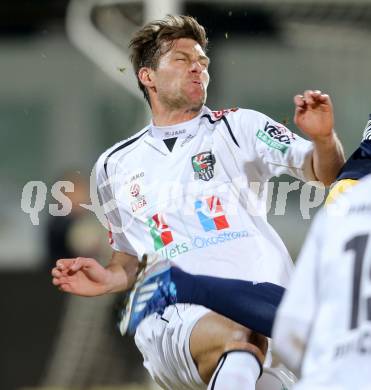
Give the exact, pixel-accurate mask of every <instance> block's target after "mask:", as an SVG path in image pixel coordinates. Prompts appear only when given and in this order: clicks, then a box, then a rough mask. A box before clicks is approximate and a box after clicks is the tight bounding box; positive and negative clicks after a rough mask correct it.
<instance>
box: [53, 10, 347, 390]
mask: <svg viewBox="0 0 371 390" xmlns="http://www.w3.org/2000/svg"><path fill="white" fill-rule="evenodd" d="M206 46H207V39H206V35H205V31H204V29H203V27H202V26H201V25H199V24H198V23H197V22H196V21H195V20H194V19H193V18H191V17H186V16H168V17H166V18H164V19H163V20H160V21H155V22H152V23H149V24H147V25H146V26H145V27H143V28H142V29H141V30H140V31H138V33H137V34H136V35H135V36H134V38H133V40H132V41H131V49H132V62H133V65H134V70H135V73H136V75H137V78H138V84H139V87H140V89H141V90H142V91H143V93H144V96H145V98H146V99H147V101H148V103H149V104H150V107H151V110H152V122H151V123H150V124H149V125H148V126H147V127H146V128H144V129H143V130H141V131H140V132H138V133H137V134H136V135H134V136H133V137H132V138H130V139H129V140H126V141H122V142H120V143H118V144H117V145H115V146H113V147H112V148H111V149H109V150H108V151H106V152H105V153H104V154H103V155H102V156H101V157H100V158H99V160H98V163H97V180H98V190H99V193H100V196H101V198H102V201H103V203H104V205H105V211H106V216H107V218H108V221H109V223H110V226H111V231H112V233H111V244H112V248H113V256H112V259H111V261H110V263H109V264H108V266H107V267H102V266H101V265H100V264H99V263H98V262H96V261H95V260H94V259H86V258H76V259H59V260H58V261H57V264H56V267H55V268H54V269H53V271H52V275H53V283H54V284H55V285H56V286H58V287H59V288H60V289H61V290H62V291H65V292H70V293H73V294H77V295H83V296H96V295H101V294H106V293H112V292H119V291H127V290H129V289H130V288H131V287H132V286H133V285H134V283H135V280H136V277H137V272H138V268H139V266H140V263H139V261H138V259H141V258H142V255H143V254H145V253H152V254H154V253H156V255H157V257H158V258H160V259H161V258H162V259H166V258H167V259H171V260H172V261H173V262H174V263H175V264H177V265H179V267H181V268H182V269H184V270H185V271H188V272H191V273H197V274H204V275H212V276H222V277H227V278H239V279H243V280H254V281H260V282H271V283H276V284H278V285H282V286H285V285H286V283H287V281H288V278H289V275H290V273H291V270H292V262H291V259H290V257H289V254H288V252H287V250H286V248H285V246H284V245H283V243H282V242H281V240H280V239H279V237H278V235H277V233H276V232H275V231H274V230H273V228H272V227H271V226H270V225H269V224H268V223H267V220H266V216H265V199H266V191H265V190H264V186H263V184H264V183H265V182H266V181H267V180H269V179H270V178H271V177H273V176H278V175H280V174H283V173H286V174H290V175H292V176H294V177H297V178H299V179H302V180H306V181H308V180H320V181H321V182H323V183H324V184H325V185H329V184H330V183H332V182H333V181H334V179H335V177H336V174H337V172H338V171H339V169H340V168H341V166H342V165H343V163H344V156H343V152H342V148H341V145H340V143H339V141H338V139H337V137H336V135H335V132H334V130H333V127H334V123H333V111H332V104H331V100H330V98H329V96H328V95H326V94H322V93H321V92H320V91H311V90H307V91H305V92H304V94H303V95H297V96H296V97H295V99H294V102H295V105H296V112H295V122H296V124H297V125H298V127H299V128H300V129H301V130H302V131H303V132H304V133H305V134H306V136H307V137H309V138H310V139H311V142H309V141H306V140H304V139H302V138H301V137H299V136H298V135H296V134H293V133H292V132H291V131H289V130H288V129H286V127H284V126H283V125H281V124H279V123H277V122H275V121H274V120H272V119H271V118H269V117H267V116H266V115H264V114H261V113H259V112H256V111H252V110H245V109H231V110H221V111H211V110H210V109H209V108H207V107H206V106H205V101H206V91H207V86H208V83H209V74H208V65H209V58H208V57H207V56H206V54H205V51H206ZM246 87H247V88H248V85H247V86H246ZM257 184H258V185H257ZM135 341H136V344H137V346H138V348H139V349H140V351H141V352H142V354H143V358H144V365H145V367H146V368H147V369H148V371H149V372H150V374H151V376H152V377H153V378H154V379H155V381H156V382H157V383H158V384H159V385H160V386H162V387H163V388H165V389H205V388H206V387H207V384H208V386H209V388H210V389H214V388H215V389H226V388H233V389H237V388H238V389H241V390H243V389H253V388H255V382H256V380H257V378H258V377H259V375H260V373H261V366H262V364H263V362H264V359H265V354H266V350H267V340H266V338H265V337H264V336H262V335H260V334H257V333H256V332H253V331H251V330H249V329H247V328H245V327H243V326H241V325H238V324H236V323H234V322H232V321H231V320H229V319H226V318H225V317H223V316H221V315H219V314H216V313H214V312H211V311H210V310H208V309H206V308H205V307H203V306H197V305H186V304H183V305H176V306H174V305H173V306H169V307H168V308H166V309H165V312H164V313H163V314H162V315H161V316H159V315H156V314H153V315H151V316H149V317H148V318H146V319H145V320H143V321H142V322H141V324H140V325H139V327H138V329H137V331H136V334H135Z"/></svg>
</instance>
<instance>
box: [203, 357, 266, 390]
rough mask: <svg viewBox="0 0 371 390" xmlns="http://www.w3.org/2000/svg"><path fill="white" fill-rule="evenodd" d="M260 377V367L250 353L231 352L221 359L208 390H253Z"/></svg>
mask: <svg viewBox="0 0 371 390" xmlns="http://www.w3.org/2000/svg"><path fill="white" fill-rule="evenodd" d="M259 375H260V365H259V364H258V361H257V360H256V358H255V356H253V355H252V354H251V353H249V352H245V351H231V352H229V353H227V354H225V355H223V357H222V358H221V360H220V362H219V364H218V367H217V368H216V370H215V372H214V374H213V376H212V378H211V380H210V383H209V385H208V387H207V389H208V390H253V389H255V384H256V381H257V380H258V377H259Z"/></svg>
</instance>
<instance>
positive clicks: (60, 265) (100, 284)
mask: <svg viewBox="0 0 371 390" xmlns="http://www.w3.org/2000/svg"><path fill="white" fill-rule="evenodd" d="M51 274H52V276H53V280H52V283H53V284H54V285H55V286H57V287H58V288H59V289H60V290H61V291H64V292H69V293H71V294H75V295H81V296H85V297H92V296H97V295H102V294H104V293H106V292H107V289H108V284H109V279H110V276H111V275H110V274H111V272H110V271H109V270H107V269H106V268H104V267H103V266H102V265H100V264H99V263H98V262H97V261H96V260H94V259H89V258H85V257H77V258H75V259H59V260H58V261H57V262H56V266H55V267H54V268H53V269H52V272H51Z"/></svg>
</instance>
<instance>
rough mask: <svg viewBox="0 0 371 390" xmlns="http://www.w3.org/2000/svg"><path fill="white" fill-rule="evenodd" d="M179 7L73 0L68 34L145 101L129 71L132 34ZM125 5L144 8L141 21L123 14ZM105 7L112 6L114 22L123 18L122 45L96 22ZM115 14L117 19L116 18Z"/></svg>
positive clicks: (133, 0)
mask: <svg viewBox="0 0 371 390" xmlns="http://www.w3.org/2000/svg"><path fill="white" fill-rule="evenodd" d="M179 4H180V1H179V0H157V1H156V2H154V1H153V0H146V1H140V0H72V1H71V2H70V3H69V5H68V8H67V16H66V30H67V35H68V37H69V39H70V40H71V42H72V43H73V44H74V45H75V46H76V47H77V48H78V49H79V50H80V51H82V52H83V53H84V54H85V55H86V56H87V57H88V58H89V59H90V60H91V61H93V62H94V63H95V64H96V65H97V66H98V67H99V68H100V69H101V70H102V71H104V72H105V73H106V74H107V75H108V76H109V77H110V78H111V79H113V80H114V81H115V82H116V83H118V84H119V85H120V86H122V87H124V88H125V89H126V90H128V91H129V92H130V93H131V94H132V95H133V96H135V97H137V98H139V99H143V96H142V92H141V91H140V90H139V88H138V85H137V80H136V77H135V75H134V73H133V72H132V71H130V70H131V68H132V66H131V62H130V59H129V53H128V50H127V43H128V42H129V40H130V35H131V33H132V32H134V31H136V30H138V29H139V27H140V25H141V24H142V22H145V21H148V20H154V19H159V18H161V17H163V16H165V15H166V14H168V13H173V14H176V13H179V11H180V8H179ZM124 6H127V7H133V6H138V7H143V12H142V17H141V18H140V19H141V20H140V21H138V18H137V20H133V19H135V18H129V17H127V15H126V14H125V13H120V12H119V11H118V9H119V8H120V7H121V8H122V7H124ZM104 7H110V10H109V11H110V15H109V16H110V17H111V18H112V20H113V21H115V20H116V21H117V20H118V19H120V20H119V24H120V26H121V27H122V30H123V31H122V38H123V41H124V42H121V44H120V45H119V44H117V42H114V40H112V39H110V37H109V35H107V34H105V33H104V32H102V31H101V30H100V29H99V26H98V25H97V24H96V23H94V15H95V13H97V12H98V11H99V10H100V9H103V8H104ZM115 13H116V18H117V19H113V18H114V17H115ZM113 24H114V23H113ZM106 25H107V24H106Z"/></svg>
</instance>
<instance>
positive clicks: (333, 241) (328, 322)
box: [273, 175, 371, 390]
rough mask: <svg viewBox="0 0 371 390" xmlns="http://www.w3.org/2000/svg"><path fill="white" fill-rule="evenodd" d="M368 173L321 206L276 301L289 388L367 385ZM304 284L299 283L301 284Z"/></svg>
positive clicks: (370, 342) (361, 389)
mask: <svg viewBox="0 0 371 390" xmlns="http://www.w3.org/2000/svg"><path fill="white" fill-rule="evenodd" d="M370 195H371V175H369V176H366V177H365V178H364V179H362V180H361V181H360V182H359V184H357V186H355V187H352V188H351V189H348V190H347V193H345V194H343V195H342V196H340V197H339V198H338V199H337V201H335V203H334V204H331V205H329V206H328V207H326V208H324V209H323V210H321V212H320V213H319V214H318V216H316V219H315V221H314V223H313V226H312V227H311V230H310V233H309V236H308V238H307V240H306V243H305V245H304V247H303V249H302V252H301V255H300V256H299V259H298V262H297V267H296V270H295V273H294V276H293V278H292V281H291V282H290V284H289V287H288V290H287V292H286V293H285V295H284V298H283V301H282V303H281V305H280V307H279V309H278V313H277V317H276V321H275V323H274V328H273V340H274V345H275V349H276V350H277V352H278V353H279V354H280V356H281V357H282V359H283V360H284V361H285V363H286V364H287V365H288V367H290V368H291V369H292V370H294V371H295V372H296V373H297V374H298V375H300V376H301V379H300V381H299V382H298V383H297V384H296V385H295V386H294V388H295V390H299V389H300V390H320V389H331V390H355V389H356V390H369V389H371V373H370V367H371V196H370ZM304 286H305V288H304Z"/></svg>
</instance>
